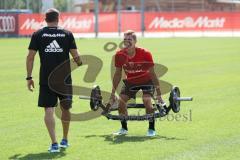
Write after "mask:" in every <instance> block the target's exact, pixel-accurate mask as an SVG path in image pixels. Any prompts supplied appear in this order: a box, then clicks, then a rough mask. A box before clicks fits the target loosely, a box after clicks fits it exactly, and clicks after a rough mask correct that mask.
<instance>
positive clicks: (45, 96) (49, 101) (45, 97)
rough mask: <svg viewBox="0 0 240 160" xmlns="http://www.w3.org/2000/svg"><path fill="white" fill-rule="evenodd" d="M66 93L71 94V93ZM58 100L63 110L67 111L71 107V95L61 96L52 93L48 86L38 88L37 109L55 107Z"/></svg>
mask: <svg viewBox="0 0 240 160" xmlns="http://www.w3.org/2000/svg"><path fill="white" fill-rule="evenodd" d="M68 93H72V91H71V92H68ZM58 98H59V101H60V105H61V106H62V107H63V108H65V109H69V108H71V107H72V94H70V95H62V94H59V93H56V92H54V91H52V90H51V89H50V88H49V87H48V85H40V86H39V97H38V106H39V107H57V102H58Z"/></svg>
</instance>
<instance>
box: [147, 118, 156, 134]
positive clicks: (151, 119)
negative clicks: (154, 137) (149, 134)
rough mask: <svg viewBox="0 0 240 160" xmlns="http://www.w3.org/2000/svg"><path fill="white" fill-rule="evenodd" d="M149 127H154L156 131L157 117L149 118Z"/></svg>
mask: <svg viewBox="0 0 240 160" xmlns="http://www.w3.org/2000/svg"><path fill="white" fill-rule="evenodd" d="M148 129H152V130H154V131H155V119H154V118H150V119H149V127H148Z"/></svg>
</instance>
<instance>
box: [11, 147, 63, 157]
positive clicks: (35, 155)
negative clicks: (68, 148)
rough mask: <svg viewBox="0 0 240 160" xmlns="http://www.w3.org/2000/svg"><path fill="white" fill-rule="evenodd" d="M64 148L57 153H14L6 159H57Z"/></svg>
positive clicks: (61, 155)
mask: <svg viewBox="0 0 240 160" xmlns="http://www.w3.org/2000/svg"><path fill="white" fill-rule="evenodd" d="M64 151H65V150H64V149H61V152H58V153H48V152H42V153H30V154H27V155H21V154H15V155H13V156H11V157H9V158H8V159H10V160H30V159H31V160H46V159H59V158H61V157H63V156H65V155H66V154H65V153H64Z"/></svg>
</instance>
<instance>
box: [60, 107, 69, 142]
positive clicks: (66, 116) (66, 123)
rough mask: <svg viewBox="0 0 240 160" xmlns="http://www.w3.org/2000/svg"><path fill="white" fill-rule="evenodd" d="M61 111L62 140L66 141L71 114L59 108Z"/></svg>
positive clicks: (67, 110)
mask: <svg viewBox="0 0 240 160" xmlns="http://www.w3.org/2000/svg"><path fill="white" fill-rule="evenodd" d="M61 110H62V117H61V121H62V127H63V139H65V140H67V139H68V131H69V125H70V120H71V113H70V111H69V109H65V108H64V107H62V106H61Z"/></svg>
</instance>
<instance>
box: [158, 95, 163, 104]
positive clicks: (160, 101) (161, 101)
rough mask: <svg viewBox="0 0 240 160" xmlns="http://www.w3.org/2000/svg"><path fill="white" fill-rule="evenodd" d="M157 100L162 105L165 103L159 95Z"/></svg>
mask: <svg viewBox="0 0 240 160" xmlns="http://www.w3.org/2000/svg"><path fill="white" fill-rule="evenodd" d="M156 99H157V101H158V103H161V104H163V103H165V102H164V100H163V99H162V96H161V95H157V96H156Z"/></svg>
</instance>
